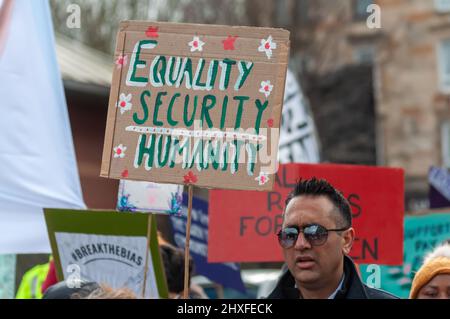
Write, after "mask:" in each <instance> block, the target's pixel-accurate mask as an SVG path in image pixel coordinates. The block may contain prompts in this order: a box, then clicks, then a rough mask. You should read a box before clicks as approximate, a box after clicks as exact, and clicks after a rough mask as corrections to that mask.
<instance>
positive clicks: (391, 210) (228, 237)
mask: <svg viewBox="0 0 450 319" xmlns="http://www.w3.org/2000/svg"><path fill="white" fill-rule="evenodd" d="M314 176H315V177H317V178H324V179H326V180H328V181H329V182H330V183H331V184H332V185H333V186H334V187H336V188H337V189H339V190H340V191H341V192H342V193H343V194H344V196H345V197H346V198H347V199H348V201H349V202H350V205H351V208H352V214H353V227H354V228H355V231H356V239H355V242H354V244H353V248H352V251H351V253H350V256H351V257H352V258H353V259H354V260H355V262H357V263H377V264H385V265H396V264H401V263H402V260H403V212H404V186H403V185H404V183H403V170H402V169H399V168H386V167H369V166H359V165H358V166H357V165H335V164H286V165H280V168H279V170H278V173H277V175H276V180H275V187H274V190H273V191H271V192H264V193H263V192H257V191H228V190H227V191H225V190H211V191H210V198H209V205H210V212H209V243H208V261H209V262H273V261H283V257H282V253H281V248H280V247H279V245H278V241H277V238H276V233H277V232H278V231H279V229H280V228H281V224H282V216H281V214H282V212H283V209H284V200H285V198H286V196H287V195H288V193H289V192H290V191H291V189H292V188H293V187H294V185H295V182H296V180H298V179H299V178H311V177H314Z"/></svg>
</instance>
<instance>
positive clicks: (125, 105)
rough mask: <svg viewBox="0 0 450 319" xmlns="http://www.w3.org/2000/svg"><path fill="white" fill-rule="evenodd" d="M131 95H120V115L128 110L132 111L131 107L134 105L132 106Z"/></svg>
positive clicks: (118, 105)
mask: <svg viewBox="0 0 450 319" xmlns="http://www.w3.org/2000/svg"><path fill="white" fill-rule="evenodd" d="M131 98H132V96H131V93H130V94H128V95H125V93H120V96H119V102H117V105H116V106H117V107H118V108H119V110H120V114H123V113H125V112H126V111H128V110H131V107H132V106H133V104H131Z"/></svg>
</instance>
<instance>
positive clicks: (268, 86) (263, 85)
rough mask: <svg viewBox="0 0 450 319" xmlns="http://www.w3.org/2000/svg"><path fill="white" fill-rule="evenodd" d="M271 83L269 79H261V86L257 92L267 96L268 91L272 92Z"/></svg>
mask: <svg viewBox="0 0 450 319" xmlns="http://www.w3.org/2000/svg"><path fill="white" fill-rule="evenodd" d="M272 90H273V85H272V84H270V81H261V88H260V89H259V92H261V93H263V94H264V95H265V96H266V98H268V97H269V95H270V93H272Z"/></svg>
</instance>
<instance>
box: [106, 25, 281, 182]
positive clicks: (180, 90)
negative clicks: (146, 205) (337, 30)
mask: <svg viewBox="0 0 450 319" xmlns="http://www.w3.org/2000/svg"><path fill="white" fill-rule="evenodd" d="M288 37H289V33H288V32H287V31H284V30H281V29H267V28H248V27H245V28H244V27H223V26H211V25H208V26H205V25H187V24H172V23H153V24H151V25H149V23H147V22H123V23H122V24H121V28H120V32H119V35H118V42H117V49H116V66H117V67H116V69H115V72H114V77H113V85H112V88H111V95H110V104H109V112H108V123H107V130H106V138H105V147H104V156H103V165H102V174H101V175H102V176H106V177H111V178H122V179H123V178H130V179H136V180H149V181H154V182H168V183H176V184H182V183H190V184H196V185H198V186H207V187H219V188H235V189H257V190H270V189H272V185H273V182H274V179H273V174H274V173H275V171H276V158H277V149H278V131H279V130H278V128H279V125H280V116H281V107H282V99H283V92H284V83H285V76H286V66H287V58H288V48H289V39H288Z"/></svg>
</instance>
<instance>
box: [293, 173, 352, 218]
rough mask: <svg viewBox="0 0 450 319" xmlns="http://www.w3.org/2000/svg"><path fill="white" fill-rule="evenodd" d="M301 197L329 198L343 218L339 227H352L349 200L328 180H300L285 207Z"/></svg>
mask: <svg viewBox="0 0 450 319" xmlns="http://www.w3.org/2000/svg"><path fill="white" fill-rule="evenodd" d="M301 195H308V196H325V197H327V198H328V199H329V200H330V201H331V202H332V203H333V205H334V206H335V208H336V210H337V211H338V213H339V214H340V216H341V218H340V220H341V222H339V223H338V224H342V225H339V227H350V226H351V225H352V212H351V210H350V204H349V202H348V200H347V199H346V198H345V197H344V195H342V193H341V192H340V191H338V190H337V189H336V188H334V187H333V186H332V185H331V184H330V183H328V182H327V181H326V180H324V179H317V178H315V177H313V178H311V179H305V180H302V179H300V180H299V181H298V182H297V184H296V185H295V187H294V189H293V190H292V191H291V192H290V193H289V195H288V197H287V198H286V202H285V204H286V206H285V207H287V205H288V204H289V202H290V201H291V200H292V199H293V198H294V197H297V196H301Z"/></svg>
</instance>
